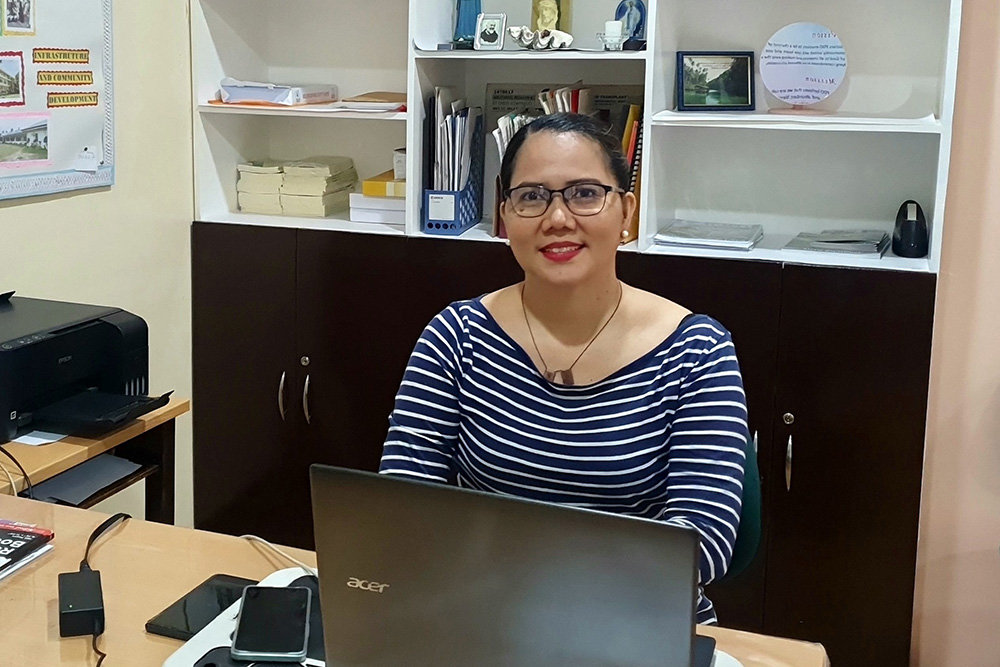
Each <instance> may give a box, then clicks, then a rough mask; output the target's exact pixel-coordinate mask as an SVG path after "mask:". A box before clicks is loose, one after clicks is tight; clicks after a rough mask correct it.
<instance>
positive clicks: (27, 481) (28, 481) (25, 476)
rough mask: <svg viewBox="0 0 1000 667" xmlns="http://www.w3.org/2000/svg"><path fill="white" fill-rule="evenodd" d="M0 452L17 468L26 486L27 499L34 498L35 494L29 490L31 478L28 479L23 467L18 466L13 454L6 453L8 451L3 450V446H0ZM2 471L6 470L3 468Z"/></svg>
mask: <svg viewBox="0 0 1000 667" xmlns="http://www.w3.org/2000/svg"><path fill="white" fill-rule="evenodd" d="M0 452H3V454H4V455H5V456H6V457H7V458H9V459H10V460H11V461H13V462H14V465H16V466H17V469H18V470H20V471H21V474H22V475H24V482H25V484H27V485H28V497H29V498H34V497H35V494H34V491H33V490H32V488H31V478H30V477H28V473H27V471H26V470H25V469H24V467H23V466H22V465H21V464H20V463H19V462H18V460H17V459H15V458H14V455H13V454H11V453H10V452H8V451H7V450H6V449H4V446H3V445H0ZM4 470H6V468H4Z"/></svg>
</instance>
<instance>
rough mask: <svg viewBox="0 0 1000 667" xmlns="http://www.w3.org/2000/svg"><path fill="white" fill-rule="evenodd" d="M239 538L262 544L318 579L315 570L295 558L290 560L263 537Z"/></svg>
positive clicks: (249, 536) (289, 557)
mask: <svg viewBox="0 0 1000 667" xmlns="http://www.w3.org/2000/svg"><path fill="white" fill-rule="evenodd" d="M240 538H241V539H244V540H250V541H251V542H259V543H260V544H263V545H264V546H266V547H267V548H268V549H270V550H271V551H273V552H275V553H276V554H278V555H280V556H281V557H283V558H285V559H287V560H289V561H291V562H292V563H295V564H296V565H298V566H299V567H301V568H302V569H303V570H305V571H306V573H307V574H309V575H311V576H313V577H318V576H319V574H318V573H317V572H316V568H314V567H309V566H308V565H306V564H305V563H303V562H302V561H300V560H298V559H296V558H292V557H291V556H289V555H288V554H287V553H285V552H284V551H282V550H281V549H279V548H278V547H276V546H274V545H273V544H271V543H270V542H268V541H267V540H265V539H264V538H263V537H257V536H256V535H240Z"/></svg>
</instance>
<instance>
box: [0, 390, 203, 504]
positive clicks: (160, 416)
mask: <svg viewBox="0 0 1000 667" xmlns="http://www.w3.org/2000/svg"><path fill="white" fill-rule="evenodd" d="M190 409H191V404H190V403H189V402H188V401H186V400H180V399H171V400H170V402H169V403H167V405H165V406H163V407H162V408H159V409H157V410H154V411H152V412H150V413H148V414H145V415H143V416H142V417H140V418H139V419H137V420H136V421H134V422H131V423H130V424H128V425H127V426H124V427H122V428H120V429H118V430H117V431H114V432H112V433H109V434H108V435H106V436H104V437H103V438H100V439H97V440H91V439H88V438H77V437H73V436H70V437H67V438H65V439H63V440H60V441H59V442H54V443H52V444H50V445H40V446H38V447H30V446H28V445H21V444H18V443H16V442H10V443H7V444H5V445H4V449H6V450H7V451H8V452H10V453H11V454H12V455H13V456H14V458H16V459H17V460H18V462H19V463H20V464H21V465H22V466H24V469H25V471H26V472H27V473H28V477H29V478H30V479H31V483H32V484H38V483H39V482H43V481H45V480H47V479H50V478H52V477H55V476H56V475H58V474H59V473H61V472H65V471H67V470H69V469H70V468H72V467H73V466H75V465H78V464H80V463H83V462H84V461H88V460H90V459H92V458H94V457H95V456H99V455H100V454H104V453H105V452H110V451H114V453H115V454H116V455H117V456H121V457H122V458H125V459H128V460H130V461H132V462H134V463H139V464H141V465H142V467H141V468H139V470H137V471H136V472H135V473H133V474H132V475H129V476H128V477H126V478H125V479H122V480H119V481H118V482H116V483H115V484H112V485H111V486H108V487H106V488H104V489H101V490H100V491H98V492H97V493H95V494H94V495H93V496H91V497H90V498H88V499H87V501H86V502H85V503H84V506H85V507H91V506H93V505H95V504H97V503H99V502H100V501H102V500H104V499H105V498H107V497H108V496H110V495H113V494H115V493H117V492H118V491H121V490H122V489H124V488H125V487H126V486H129V485H131V484H135V483H136V482H138V481H139V480H140V479H145V480H146V519H148V520H149V521H158V522H160V523H173V522H174V420H175V419H177V417H179V416H181V415H183V414H184V413H186V412H187V411H188V410H190ZM0 465H3V466H4V467H6V468H7V469H8V470H9V471H10V473H11V475H12V476H13V477H14V484H15V485H16V486H17V490H18V492H20V491H23V490H24V489H26V488H27V484H26V483H25V482H24V477H23V476H22V475H21V473H20V471H19V470H17V468H16V467H15V466H14V464H13V463H12V462H11V461H10V459H8V458H7V457H5V456H2V455H0ZM9 494H10V482H9V481H8V480H7V476H6V475H3V474H2V473H0V495H9Z"/></svg>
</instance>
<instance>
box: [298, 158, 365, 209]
mask: <svg viewBox="0 0 1000 667" xmlns="http://www.w3.org/2000/svg"><path fill="white" fill-rule="evenodd" d="M357 183H358V172H357V171H356V170H355V169H354V161H353V160H351V158H349V157H311V158H307V159H305V160H301V161H298V162H288V163H285V165H284V174H283V178H282V180H281V211H282V213H284V214H285V215H295V216H303V217H317V218H322V217H326V216H328V215H330V214H331V213H336V212H338V211H344V210H346V209H347V207H348V203H349V196H350V194H351V192H353V191H354V188H355V186H357Z"/></svg>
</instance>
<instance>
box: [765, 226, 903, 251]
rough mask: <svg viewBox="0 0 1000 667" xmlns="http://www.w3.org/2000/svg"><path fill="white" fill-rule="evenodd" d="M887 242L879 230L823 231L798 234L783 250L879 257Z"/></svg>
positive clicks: (885, 234)
mask: <svg viewBox="0 0 1000 667" xmlns="http://www.w3.org/2000/svg"><path fill="white" fill-rule="evenodd" d="M889 241H890V237H889V234H888V233H887V232H884V231H882V230H880V229H824V230H823V231H821V232H819V233H813V232H800V233H799V234H798V235H797V236H796V237H795V238H793V239H792V240H791V241H789V242H788V243H786V244H785V246H784V248H785V249H787V250H810V251H814V252H833V253H846V254H850V255H867V256H871V257H881V256H882V255H884V254H885V251H886V250H887V249H888V247H889Z"/></svg>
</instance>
